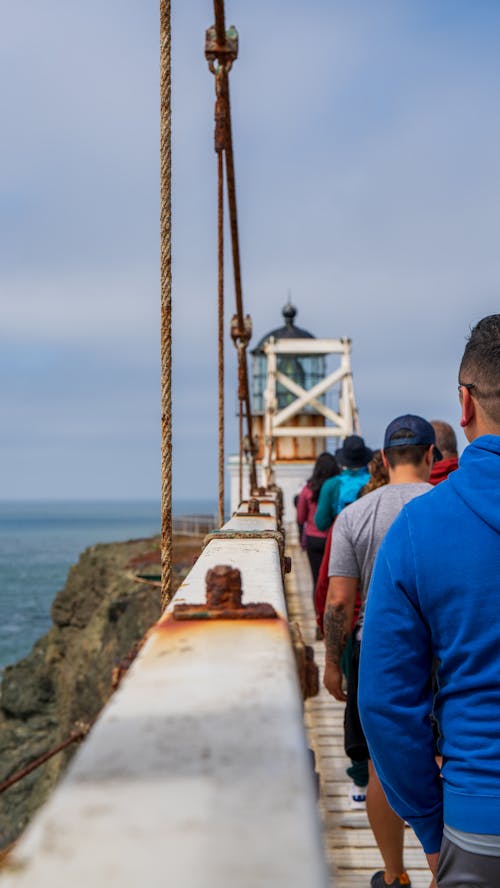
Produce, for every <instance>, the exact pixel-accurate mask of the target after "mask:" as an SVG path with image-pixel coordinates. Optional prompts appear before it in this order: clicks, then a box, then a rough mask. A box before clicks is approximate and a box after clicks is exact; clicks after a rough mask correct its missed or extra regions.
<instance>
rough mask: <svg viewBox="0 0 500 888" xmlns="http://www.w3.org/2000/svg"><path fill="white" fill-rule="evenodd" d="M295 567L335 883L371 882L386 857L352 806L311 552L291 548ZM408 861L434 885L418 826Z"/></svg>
mask: <svg viewBox="0 0 500 888" xmlns="http://www.w3.org/2000/svg"><path fill="white" fill-rule="evenodd" d="M291 555H292V573H291V574H289V575H288V577H287V602H288V609H289V616H290V619H291V620H296V621H297V622H298V623H299V624H300V627H301V630H302V635H303V637H304V641H305V642H306V643H307V644H312V645H313V647H314V655H315V660H316V662H317V664H318V667H319V670H320V683H321V689H320V693H319V695H318V696H317V697H313V698H312V699H310V700H307V701H306V703H305V712H304V718H305V725H306V729H307V734H308V738H309V745H310V747H311V748H312V749H313V750H314V753H315V755H316V768H317V770H318V771H319V774H320V787H321V789H320V799H319V805H320V812H321V818H322V822H323V828H324V841H325V849H326V856H327V860H328V863H329V866H330V873H331V885H332V888H368V886H369V885H370V878H371V876H372V875H373V873H374V872H375V871H376V870H377V869H382V867H383V864H382V858H381V856H380V852H379V850H378V848H377V846H376V843H375V839H374V838H373V834H372V831H371V829H370V827H369V824H368V819H367V816H366V813H365V812H364V811H350V810H349V806H348V801H347V792H348V788H349V785H350V780H349V778H348V777H347V774H346V767H347V766H348V764H349V760H348V759H347V758H346V756H345V753H344V747H343V718H344V706H343V704H342V703H338V702H337V701H336V700H334V699H333V697H331V696H330V694H329V693H328V692H327V691H326V689H325V688H324V687H323V685H322V678H323V664H324V645H323V642H318V641H316V640H315V634H316V623H315V617H314V609H313V604H312V590H311V586H312V581H311V573H310V570H309V563H308V561H307V557H306V555H305V553H304V552H303V551H302V550H301V549H300V548H299V547H298V546H294V547H293V548H292V549H291ZM405 863H406V866H407V869H408V873H409V875H410V878H411V883H412V886H413V888H428V886H429V885H430V881H431V874H430V872H429V869H428V866H427V861H426V858H425V855H424V853H423V851H422V848H421V846H420V843H419V842H418V840H417V838H416V836H415V834H414V832H413V830H411V829H410V828H408V829H406V830H405Z"/></svg>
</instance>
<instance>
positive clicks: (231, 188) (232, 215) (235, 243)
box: [223, 75, 257, 489]
mask: <svg viewBox="0 0 500 888" xmlns="http://www.w3.org/2000/svg"><path fill="white" fill-rule="evenodd" d="M223 89H224V96H225V99H226V104H227V143H226V152H225V154H226V178H227V199H228V204H229V222H230V228H231V246H232V251H233V269H234V289H235V295H236V314H237V317H238V326H239V328H240V330H243V329H244V318H243V296H242V287H241V265H240V244H239V237H238V223H237V209H236V182H235V175H234V156H233V136H232V130H231V103H230V95H229V79H228V77H227V75H226V76H225V77H224V82H223ZM242 372H243V384H244V388H245V411H246V417H247V435H248V442H249V449H250V453H251V461H250V488H251V489H253V488H255V487H256V486H257V474H256V470H255V459H254V443H253V430H252V407H251V403H250V386H249V384H248V367H247V359H246V353H245V355H244V360H243V362H242Z"/></svg>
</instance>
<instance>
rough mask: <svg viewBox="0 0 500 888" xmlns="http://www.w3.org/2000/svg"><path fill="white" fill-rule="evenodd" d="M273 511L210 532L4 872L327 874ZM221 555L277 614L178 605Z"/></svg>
mask: <svg viewBox="0 0 500 888" xmlns="http://www.w3.org/2000/svg"><path fill="white" fill-rule="evenodd" d="M240 511H242V512H243V513H245V512H246V511H247V504H242V506H241V507H240ZM261 512H269V513H271V515H270V517H264V516H263V515H262V514H260V515H252V516H242V517H237V516H236V517H233V518H232V519H231V521H229V522H228V524H226V525H225V526H224V528H223V529H222V533H221V532H219V533H218V534H215V535H214V538H212V539H211V540H210V542H208V543H207V545H206V547H205V549H204V550H203V552H202V554H201V555H200V557H199V558H198V561H197V562H196V564H195V566H194V567H193V569H192V570H191V572H190V573H189V575H188V577H187V578H186V580H185V581H184V583H183V584H182V586H181V587H180V589H179V591H178V593H177V595H176V596H175V598H174V600H173V601H172V602H171V604H170V605H169V607H168V608H167V610H166V612H165V614H164V615H163V617H162V619H161V620H160V621H159V622H158V623H157V624H156V626H155V627H153V630H152V631H151V633H150V636H149V639H148V641H147V642H146V644H145V645H144V647H143V649H142V651H141V653H140V655H139V656H138V658H137V660H136V661H135V662H134V664H133V666H132V667H131V669H130V671H129V673H128V675H127V677H126V678H125V680H124V681H123V683H122V685H121V687H120V689H119V690H118V691H117V692H116V694H115V695H114V696H113V698H112V699H111V701H110V702H109V704H108V705H107V706H106V708H105V709H104V711H103V713H102V715H101V717H100V718H99V720H98V722H97V723H96V725H95V726H94V728H93V729H92V731H91V733H90V735H89V737H88V738H87V740H86V741H85V742H84V743H83V745H82V747H81V748H80V749H79V751H78V753H77V754H76V756H75V758H74V760H73V762H72V764H71V765H70V767H69V769H68V771H67V773H66V775H65V777H64V778H63V780H62V782H61V783H60V785H59V786H58V787H57V789H56V790H55V791H54V793H53V795H52V796H51V798H50V800H49V801H48V803H47V804H46V805H45V807H44V808H43V809H42V810H41V811H40V812H39V813H38V814H37V815H36V817H35V819H34V821H33V823H32V824H31V826H30V827H29V828H28V830H27V831H26V833H25V835H24V837H23V838H22V839H21V841H20V842H19V844H18V846H17V848H16V849H15V851H14V852H13V853H12V854H11V856H10V857H9V861H8V863H7V865H6V867H5V869H4V870H3V873H2V875H1V877H0V883H1V884H2V886H5V888H44V886H47V888H49V886H50V888H67V886H68V885H70V886H71V888H89V886H90V888H140V886H142V885H147V886H148V888H267V886H269V888H326V885H327V884H328V877H327V870H326V864H325V859H324V854H323V849H322V841H321V830H320V823H319V816H318V812H317V806H316V799H315V790H314V782H313V773H312V768H311V763H310V758H309V755H308V750H307V745H306V739H305V732H304V727H303V719H302V700H301V697H300V691H299V686H298V681H297V675H296V667H295V662H294V656H293V651H292V647H291V642H290V635H289V630H288V622H287V618H286V608H285V600H284V592H283V579H282V571H283V557H282V555H283V552H282V546H280V544H279V537H278V535H277V534H276V531H277V520H276V517H275V516H276V506H275V504H274V503H269V502H268V501H267V502H263V503H262V505H261ZM221 564H229V565H232V566H233V567H236V568H238V569H239V570H240V572H241V577H242V587H243V604H248V603H249V602H263V603H267V604H268V605H272V606H273V607H274V608H275V609H276V611H277V614H278V617H277V619H248V620H247V619H238V620H232V619H227V620H206V619H200V620H192V621H182V620H177V619H174V607H175V606H176V605H177V604H179V603H184V604H188V605H195V604H200V603H202V602H204V601H205V575H206V573H207V570H208V569H210V568H214V567H215V566H216V565H221Z"/></svg>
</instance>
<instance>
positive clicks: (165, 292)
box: [160, 0, 172, 609]
mask: <svg viewBox="0 0 500 888" xmlns="http://www.w3.org/2000/svg"><path fill="white" fill-rule="evenodd" d="M171 132H172V131H171V29H170V0H160V177H161V189H160V200H161V208H160V245H161V330H160V339H161V477H162V482H161V600H162V609H164V608H165V607H166V605H167V604H168V602H169V600H170V598H171V595H172V198H171V183H172V149H171Z"/></svg>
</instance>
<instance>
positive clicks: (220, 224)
mask: <svg viewBox="0 0 500 888" xmlns="http://www.w3.org/2000/svg"><path fill="white" fill-rule="evenodd" d="M217 174H218V178H217V205H218V206H217V236H218V334H219V335H218V350H219V362H218V371H219V527H222V525H223V524H224V500H225V496H224V493H225V491H224V157H223V152H222V151H219V152H218V153H217Z"/></svg>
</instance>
